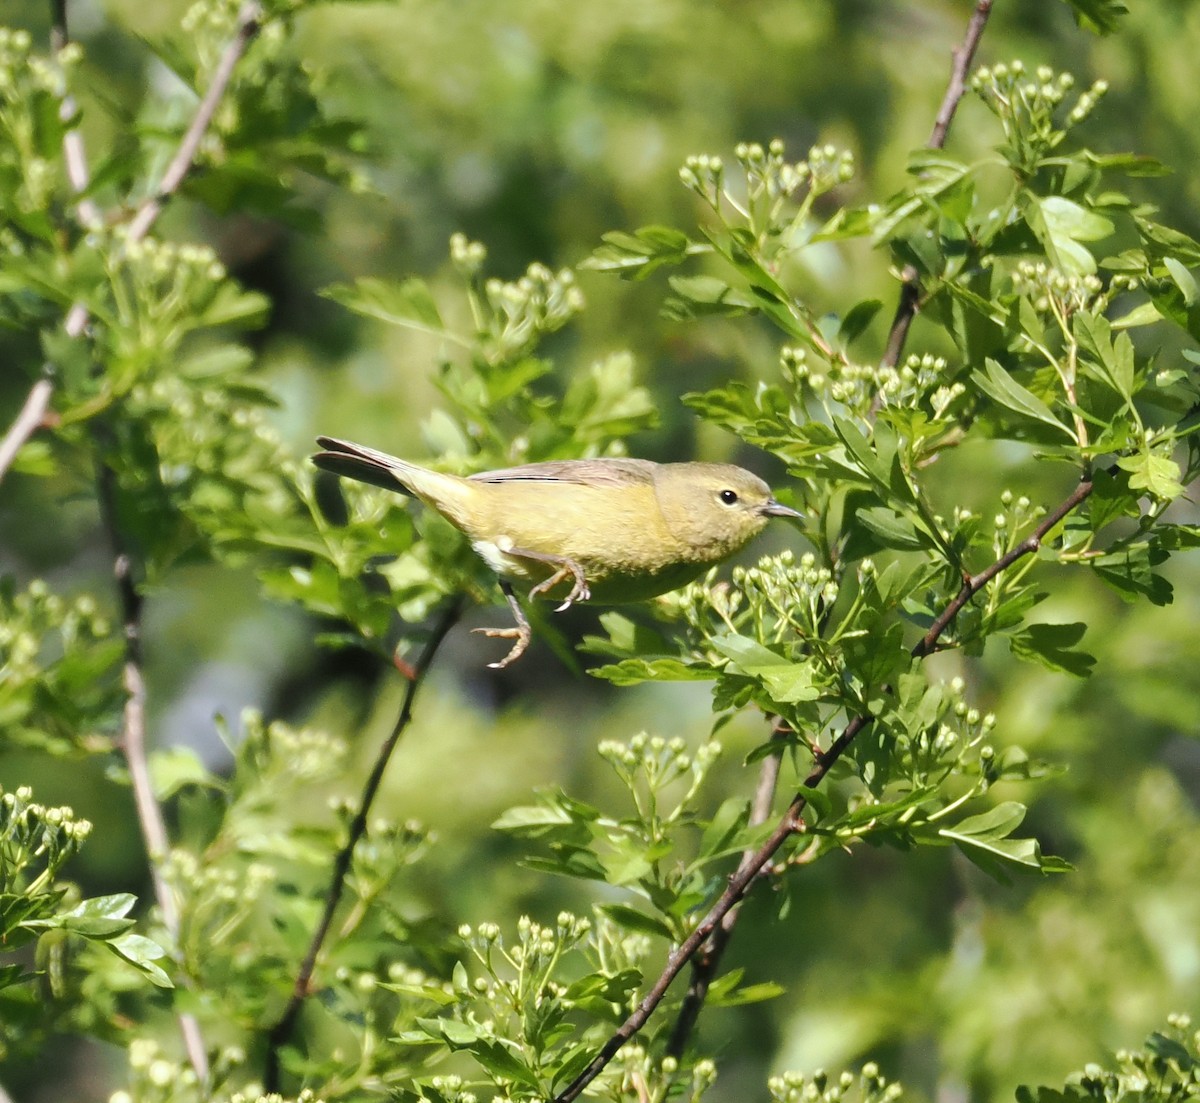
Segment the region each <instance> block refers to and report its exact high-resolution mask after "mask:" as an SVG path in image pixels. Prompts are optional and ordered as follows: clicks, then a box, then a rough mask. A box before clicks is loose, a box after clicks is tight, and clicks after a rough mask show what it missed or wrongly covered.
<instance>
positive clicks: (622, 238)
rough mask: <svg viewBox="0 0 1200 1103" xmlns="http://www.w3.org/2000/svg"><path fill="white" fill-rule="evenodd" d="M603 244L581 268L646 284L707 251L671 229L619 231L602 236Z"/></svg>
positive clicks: (645, 227)
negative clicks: (659, 273)
mask: <svg viewBox="0 0 1200 1103" xmlns="http://www.w3.org/2000/svg"><path fill="white" fill-rule="evenodd" d="M601 240H602V241H603V242H604V244H603V245H601V246H600V247H599V248H598V249H596V250H595V251H594V252H593V253H592V255H591V256H590V257H588V258H587V259H586V260H584V261H583V262H582V263H581V264H580V266H579V267H580V268H590V269H592V270H593V271H597V272H616V273H617V274H618V275H619V276H621V278H622V279H627V280H644V279H645V278H646V277H647V276H649V275H651V274H652V273H653V272H655V271H656V270H657V269H659V268H661V267H663V266H664V265H667V264H679V263H681V262H682V261H683V260H685V259H686V258H687V257H688V256H689V255H690V254H692V253H696V252H700V251H702V250H704V249H705V248H706V247H705V246H701V245H696V244H694V243H693V242H691V241H689V240H688V237H687V235H686V234H684V233H682V232H681V231H679V230H676V229H672V228H671V227H669V226H643V227H642V228H641V229H639V230H634V232H633V233H632V234H629V233H625V232H624V231H621V230H615V231H613V232H612V233H607V234H602V235H601Z"/></svg>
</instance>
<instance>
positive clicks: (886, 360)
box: [667, 0, 1032, 1057]
mask: <svg viewBox="0 0 1200 1103" xmlns="http://www.w3.org/2000/svg"><path fill="white" fill-rule="evenodd" d="M991 9H992V0H978V3H976V5H975V10H974V12H973V13H972V14H971V19H970V21H969V22H968V24H967V30H966V34H965V36H964V38H963V41H962V43H961V44H960V45H959V46H958V47H957V48H956V49H955V50H954V60H953V65H952V67H951V72H950V80H949V83H948V84H947V86H946V93H945V96H944V97H943V99H942V103H941V106H940V107H939V108H938V112H937V117H936V120H935V122H934V126H933V131H932V133H931V134H930V136H929V141H928V143H927V145H928V147H929V148H930V149H941V148H942V147H943V146H944V145H945V143H946V136H947V134H948V133H949V130H950V124H951V122H952V121H953V119H954V115H955V113H956V111H957V110H958V104H959V102H960V101H961V99H962V98H963V96H964V95H965V94H966V90H967V79H966V78H967V73H968V71H969V70H970V68H971V63H972V61H973V60H974V57H975V54H976V51H977V50H978V48H979V43H980V40H981V39H982V37H983V32H984V28H985V27H986V26H987V21H988V16H989V15H990V14H991ZM920 296H921V291H920V282H919V280H918V276H917V271H916V269H915V268H913V267H912V266H911V265H910V266H908V267H906V268H905V270H904V274H903V277H902V280H901V286H900V296H899V300H898V302H897V305H896V312H895V315H894V316H893V319H892V324H891V327H890V329H889V331H888V336H887V342H886V345H885V351H884V355H883V364H884V365H885V366H890V367H893V368H894V367H895V366H896V365H897V364H898V363H899V362H900V357H901V356H902V355H903V353H904V346H905V343H906V341H907V339H908V331H909V328H910V327H911V325H912V321H913V319H914V318H915V317H916V314H917V311H918V309H919V305H920ZM880 397H882V392H880ZM1031 539H1032V538H1031ZM1015 558H1019V557H1014V559H1015ZM1007 565H1008V564H1004V566H1007ZM1000 569H1003V567H1001V568H1000ZM997 573H998V572H997ZM986 581H987V580H986V579H985V580H984V582H986ZM964 589H965V587H964ZM970 596H971V595H970V594H967V595H966V596H965V597H963V603H965V602H966V601H967V600H969V598H970ZM959 608H961V605H960V606H959ZM957 612H958V609H957V608H955V609H954V610H953V612H950V615H949V617H948V618H947V621H946V623H947V624H949V622H950V621H951V620H953V619H954V616H955V615H957ZM939 635H940V630H939ZM778 735H779V732H778V722H777V730H776V732H775V737H776V738H778ZM781 755H782V751H780V752H779V753H776V754H771V755H768V756H767V757H766V758H764V759H763V764H762V767H761V770H760V773H759V779H758V784H757V787H756V789H755V797H754V803H753V806H752V810H751V815H750V820H749V824H750V825H751V826H757V825H758V824H761V823H765V822H766V820H767V817H768V816H769V814H770V811H771V804H772V801H773V799H774V795H775V786H776V784H777V782H778V778H779V767H780V763H781ZM755 858H756V855H755V854H754V852H753V851H748V852H746V853H745V854H744V855H743V856H742V864H743V865H744V864H747V863H752V862H754V861H755ZM740 868H741V867H740V866H739V872H740ZM739 914H740V908H737V907H733V908H731V909H730V910H729V911H728V912H727V913H726V914H725V916H724V917H723V918H722V919H721V922H720V924H719V925H718V926H717V927H716V928H715V930H714V932H713V937H712V939H711V941H710V943H709V944H708V945H707V946H705V947H703V949H702V951H701V952H699V953H698V954H697V955H696V957H695V959H694V960H693V962H692V974H691V983H690V984H689V985H688V990H687V994H686V995H685V996H684V999H683V1003H682V1005H681V1006H680V1009H679V1013H678V1016H677V1018H676V1021H675V1026H674V1029H673V1030H672V1032H671V1037H670V1040H669V1042H668V1044H667V1052H668V1053H670V1054H672V1055H674V1056H675V1057H679V1056H681V1055H682V1054H683V1052H684V1050H685V1049H686V1046H687V1041H688V1038H689V1036H690V1035H691V1032H692V1030H693V1029H694V1027H695V1024H696V1022H697V1021H698V1019H699V1017H700V1011H701V1008H702V1007H703V1004H704V1001H705V999H706V998H707V995H708V990H709V986H710V985H711V984H712V981H713V979H714V978H715V977H716V975H717V971H718V970H719V968H720V964H721V959H722V957H723V956H724V954H725V950H726V948H727V947H728V945H729V943H730V941H731V940H732V938H733V933H734V930H735V927H736V925H737V920H738V916H739Z"/></svg>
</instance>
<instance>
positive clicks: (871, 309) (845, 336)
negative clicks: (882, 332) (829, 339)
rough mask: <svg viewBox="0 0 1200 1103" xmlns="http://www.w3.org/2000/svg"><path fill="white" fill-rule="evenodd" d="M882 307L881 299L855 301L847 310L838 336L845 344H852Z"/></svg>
mask: <svg viewBox="0 0 1200 1103" xmlns="http://www.w3.org/2000/svg"><path fill="white" fill-rule="evenodd" d="M882 308H883V302H882V301H881V300H880V299H864V300H863V301H862V302H860V303H855V304H854V306H852V307H851V308H850V309H849V311H847V312H846V316H845V317H844V318H843V319H842V324H841V326H839V327H838V337H840V338H841V340H842V342H843V344H846V345H849V344H852V343H853V342H854V341H855V340H857V339H858V338H859V337H861V336H862V335H863V333H864V332H865V331H866V329H867V327H868V326H869V325H870V324H871V322H873V321H874V320H875V315H876V314H878V313H879V311H880V310H881V309H882Z"/></svg>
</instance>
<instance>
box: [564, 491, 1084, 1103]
mask: <svg viewBox="0 0 1200 1103" xmlns="http://www.w3.org/2000/svg"><path fill="white" fill-rule="evenodd" d="M1091 492H1092V484H1091V482H1090V481H1084V482H1081V483H1080V484H1079V486H1078V487H1076V489H1075V490H1074V491H1073V492H1072V493H1071V494H1070V495H1069V496H1068V497H1067V498H1066V499H1064V501H1063V502H1062V503H1061V504H1060V505H1059V506H1058V507H1057V508H1055V509H1054V510H1053V511H1052V512H1051V513H1049V514H1048V515H1047V516H1046V517H1045V518H1044V519H1043V520H1042V522H1041V523H1040V524H1039V525H1038V526H1037V528H1036V529H1035V530H1034V532H1033V533H1032V534H1031V535H1030V537H1029V538H1028V539H1027V540H1025V541H1023V542H1022V543H1021V544H1020V545H1018V546H1017V547H1016V548H1014V549H1013V550H1012V551H1011V552H1009V553H1008V554H1007V555H1005V556H1003V557H1001V559H999V560H997V561H996V562H995V563H993V564H992V565H991V566H990V567H988V568H987V569H986V570H983V571H981V572H979V574H977V575H974V576H973V577H971V578H968V579H965V580H964V582H963V587H962V589H961V590H960V591H959V593H958V594H957V595H956V596H955V598H954V600H953V601H952V602H951V604H950V605H949V606H947V608H946V610H945V611H944V612H943V613H942V615H941V616H939V617H938V619H937V620H936V621H935V622H934V624H933V626H931V628H930V630H929V631H928V632H927V633H926V634H925V636H923V637H922V638H921V640H920V641H919V642H918V643H917V644H916V645H915V646H914V647H913V648H912V652H911V654H912V657H913V658H915V659H921V658H924V657H926V656H927V655H929V654H931V653H932V652H933V651H934V650H935V649H936V647H937V643H938V641H939V640H940V639H941V637H942V635H943V634H944V633H945V631H946V630H947V629H948V628H949V627H950V625H951V624H952V623H953V621H954V618H955V617H956V616H957V615H958V613H959V612H960V611H961V610H962V608H963V606H964V605H965V604H966V603H967V602H968V601H969V600H970V599H971V598H972V597H973V596H974V595H975V594H977V593H978V592H979V591H980V590H982V589H983V587H985V586H986V585H987V584H988V582H990V581H991V580H992V579H993V578H995V577H996V576H997V575H998V574H1000V572H1001V571H1003V570H1005V569H1006V568H1007V567H1009V566H1011V565H1012V564H1013V563H1015V562H1016V561H1017V560H1019V559H1021V558H1023V557H1024V556H1027V555H1032V554H1033V553H1034V552H1036V551H1037V550H1038V548H1040V547H1041V542H1042V541H1043V540H1044V539H1045V538H1046V536H1047V535H1048V534H1049V532H1050V531H1051V530H1052V529H1053V528H1054V527H1055V526H1056V525H1058V524H1059V523H1060V522H1061V521H1062V520H1063V519H1064V518H1065V517H1066V516H1067V515H1068V514H1070V513H1071V511H1072V510H1074V509H1076V508H1077V507H1078V506H1079V505H1080V504H1081V503H1082V502H1084V501H1085V500H1086V499H1087V497H1088V495H1090V494H1091ZM873 719H874V717H873V716H872V715H871V714H870V713H866V712H863V713H859V714H858V715H857V716H855V717H853V718H852V719H851V720H850V722H849V723H848V724H847V725H846V726H845V727H844V728H843V729H842V732H841V734H840V735H838V737H837V738H836V739H835V740H834V741H833V742H832V743H831V744H830V745H829V747H828V748H827V749H826V750H824V751H821V752H818V753H817V756H816V762H815V765H814V766H813V768H812V770H811V771H810V772H809V773H808V775H807V776H806V777H805V779H804V782H803V788H802V789H801V790H800V791H799V792H797V793H796V795H795V796H794V797H793V798H792V800H791V803H790V804H789V805H788V807H787V810H786V811H785V812H784V813H783V815H782V816H781V817H780V819H779V821H778V823H777V824H776V825H775V827H774V829H773V830H772V832H771V834H770V835H769V836H768V837H767V839H766V841H765V842H763V843H762V845H761V846H760V847H759V848H758V849H757V850H756V851H755V852H754V853H753V855H752V856H751V857H750V858H749V859H748V860H747V859H745V858H743V860H742V861H741V863H740V864H739V865H738V868H737V869H736V871H735V872H734V873H733V874H732V876H731V877H730V879H729V886H728V887H727V888H726V889H725V891H724V892H723V893H722V894H721V896H720V898H719V899H718V900H717V902H716V903H715V904H714V905H713V906H712V908H710V909H709V911H708V914H707V915H705V916H704V918H703V919H702V920H700V922H699V923H698V924H697V925H696V927H695V928H694V929H693V931H692V933H691V934H690V935H688V937H687V938H686V939H684V940H683V941H682V942H681V943H680V944H679V946H678V947H676V948H675V949H674V950H673V951H671V953H670V954H669V955H668V957H667V964H666V967H665V968H664V969H663V971H662V973H661V974H660V975H659V977H658V979H657V980H656V981H655V982H654V984H653V985H652V986H651V988H650V990H649V991H648V992H647V993H646V995H645V996H644V997H643V998H642V1000H641V1002H640V1003H639V1004H638V1005H637V1008H636V1009H635V1010H634V1012H633V1013H632V1014H631V1015H630V1016H629V1017H628V1018H627V1019H626V1020H625V1021H624V1022H623V1023H622V1024H621V1026H620V1027H619V1028H618V1029H617V1030H616V1031H614V1032H613V1034H612V1036H611V1037H610V1038H609V1040H608V1041H607V1042H606V1043H605V1044H604V1046H603V1047H602V1048H601V1049H600V1051H599V1052H598V1053H597V1054H596V1056H595V1057H594V1058H593V1060H592V1061H591V1063H590V1064H589V1065H588V1066H587V1067H586V1068H585V1069H584V1070H583V1071H582V1072H581V1073H580V1074H579V1075H578V1076H577V1077H576V1078H575V1079H574V1080H572V1081H571V1083H570V1084H569V1085H568V1086H567V1088H566V1089H565V1090H564V1091H562V1092H561V1093H559V1095H557V1096H556V1097H555V1103H571V1100H574V1099H577V1098H578V1097H579V1095H580V1094H581V1093H582V1091H583V1089H584V1088H586V1087H587V1085H588V1084H590V1083H591V1082H592V1081H593V1080H594V1079H595V1078H596V1077H597V1076H598V1075H599V1074H600V1073H601V1072H602V1071H603V1070H604V1069H605V1067H606V1066H607V1065H608V1064H609V1062H610V1061H612V1059H613V1058H614V1057H615V1056H616V1055H617V1053H618V1052H619V1051H620V1049H621V1047H622V1046H624V1045H625V1043H626V1042H628V1041H629V1040H630V1039H631V1038H632V1037H633V1036H634V1035H635V1034H637V1032H638V1031H639V1030H641V1029H642V1027H643V1026H645V1024H646V1022H647V1021H648V1020H649V1018H650V1016H651V1015H652V1014H653V1013H654V1010H655V1008H657V1007H658V1005H659V1004H660V1003H661V1002H662V1001H663V999H664V997H665V996H666V994H667V990H668V989H669V988H670V986H671V984H672V982H673V981H674V980H675V978H676V977H677V976H678V975H679V973H680V972H681V971H682V970H683V968H684V966H685V965H687V964H688V962H689V961H691V960H692V959H693V958H694V957H695V955H696V954H697V953H699V952H700V950H701V949H702V947H703V946H704V944H705V942H706V941H707V940H708V939H709V938H710V937H711V936H712V935H713V934H714V932H715V931H716V930H717V929H718V928H719V926H720V925H721V924H722V922H723V921H724V920H725V917H726V916H728V915H729V914H730V912H732V911H733V909H734V908H735V907H736V906H737V905H738V904H739V903H740V902H741V901H742V900H743V899H744V897H745V896H746V893H747V892H748V891H749V889H750V887H751V886H752V885H753V884H754V883H755V881H756V880H757V878H758V876H759V875H760V874H761V873H762V871H763V870H764V869H765V868H766V866H767V864H768V863H769V862H770V861H771V859H772V858H773V857H774V856H775V854H776V853H777V852H778V851H779V849H780V848H781V847H782V846H783V845H784V843H786V842H787V841H788V840H789V839H790V838H791V837H792V836H793V835H796V834H800V833H803V832H804V830H805V824H804V819H803V813H804V809H805V807H806V806H807V804H808V801H809V795H808V794H809V792H810V791H811V790H813V789H816V788H817V786H818V785H820V784H821V782H822V781H823V780H824V779H825V777H826V775H827V774H828V773H829V771H830V770H831V769H832V768H833V767H834V765H835V764H836V763H837V762H838V760H839V759H840V758H841V757H842V755H843V754H845V752H846V751H847V750H848V749H849V747H850V745H851V744H852V743H853V742H854V740H855V738H856V737H857V736H858V735H859V734H860V733H861V732H862V731H863V730H864V729H865V728H867V727H868V725H870V723H871V721H872V720H873Z"/></svg>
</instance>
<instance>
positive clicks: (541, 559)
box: [505, 548, 592, 613]
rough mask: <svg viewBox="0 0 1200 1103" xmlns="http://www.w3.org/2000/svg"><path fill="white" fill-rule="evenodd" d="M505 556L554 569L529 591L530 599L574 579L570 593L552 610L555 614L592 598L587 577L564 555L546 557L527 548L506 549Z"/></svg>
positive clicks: (572, 560) (544, 553) (542, 553)
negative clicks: (548, 565) (575, 603)
mask: <svg viewBox="0 0 1200 1103" xmlns="http://www.w3.org/2000/svg"><path fill="white" fill-rule="evenodd" d="M505 554H506V555H515V556H517V557H519V558H521V559H533V560H536V561H537V562H538V563H549V564H550V565H551V566H553V567H554V568H556V569H555V571H554V573H553V574H552V575H551V576H550V577H549V578H546V579H543V580H542V581H541V582H539V583H538V584H537V585H536V586H534V587H533V589H531V590H530V591H529V596H530V597H537V596H538V594H544V593H545V592H546V591H547V590H553V589H554V587H555V586H557V585H558V584H559V583H560V582H565V581H566V580H567V579H568V578H572V579H574V583H573V584H572V586H571V592H570V593H569V594H567V596H566V599H565V600H564V601H563V603H562V604H561V605H560V606H559V607H558V608H557V609H555V610H554V611H555V612H556V613H561V612H563V610H565V609H569V608H570V607H571V605H572V603H574V602H576V601H587V600H588V599H589V598H590V597H591V596H592V591H591V590H590V589H588V584H587V576H586V575H584V573H583V568H582V567H581V566H580V565H579V564H578V563H576V562H575V560H574V559H568V558H567V557H566V556H565V555H548V554H547V553H546V552H535V551H529V550H528V549H527V548H507V549H506V550H505Z"/></svg>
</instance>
